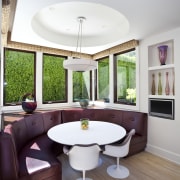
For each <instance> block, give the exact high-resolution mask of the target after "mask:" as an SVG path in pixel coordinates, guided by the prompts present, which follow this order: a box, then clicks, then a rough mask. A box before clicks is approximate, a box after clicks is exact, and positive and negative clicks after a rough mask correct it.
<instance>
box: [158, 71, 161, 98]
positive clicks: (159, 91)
mask: <svg viewBox="0 0 180 180" xmlns="http://www.w3.org/2000/svg"><path fill="white" fill-rule="evenodd" d="M158 95H162V84H161V73H160V72H159V82H158Z"/></svg>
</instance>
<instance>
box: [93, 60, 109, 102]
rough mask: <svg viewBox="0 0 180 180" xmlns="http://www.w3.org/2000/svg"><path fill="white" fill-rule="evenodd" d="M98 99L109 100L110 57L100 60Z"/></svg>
mask: <svg viewBox="0 0 180 180" xmlns="http://www.w3.org/2000/svg"><path fill="white" fill-rule="evenodd" d="M96 84H97V90H96V99H99V100H104V101H105V102H109V57H105V58H102V59H100V60H98V71H97V83H96Z"/></svg>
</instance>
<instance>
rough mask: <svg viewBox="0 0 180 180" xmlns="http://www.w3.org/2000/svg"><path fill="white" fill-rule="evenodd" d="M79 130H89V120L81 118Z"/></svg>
mask: <svg viewBox="0 0 180 180" xmlns="http://www.w3.org/2000/svg"><path fill="white" fill-rule="evenodd" d="M80 122H81V129H82V130H87V129H88V128H89V119H88V118H81V119H80Z"/></svg>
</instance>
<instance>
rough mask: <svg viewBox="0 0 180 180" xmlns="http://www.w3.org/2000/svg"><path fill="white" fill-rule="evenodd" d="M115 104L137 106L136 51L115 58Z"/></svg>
mask: <svg viewBox="0 0 180 180" xmlns="http://www.w3.org/2000/svg"><path fill="white" fill-rule="evenodd" d="M115 88H116V89H115V91H114V92H115V99H114V102H115V103H122V104H131V105H135V104H136V53H135V50H131V51H129V52H126V53H123V54H119V55H116V56H115Z"/></svg>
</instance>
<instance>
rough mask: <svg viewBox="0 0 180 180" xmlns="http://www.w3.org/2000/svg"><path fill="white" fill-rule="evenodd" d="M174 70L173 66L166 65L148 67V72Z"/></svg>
mask: <svg viewBox="0 0 180 180" xmlns="http://www.w3.org/2000/svg"><path fill="white" fill-rule="evenodd" d="M171 68H174V64H167V65H162V66H152V67H149V68H148V70H149V71H154V70H163V69H171Z"/></svg>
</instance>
